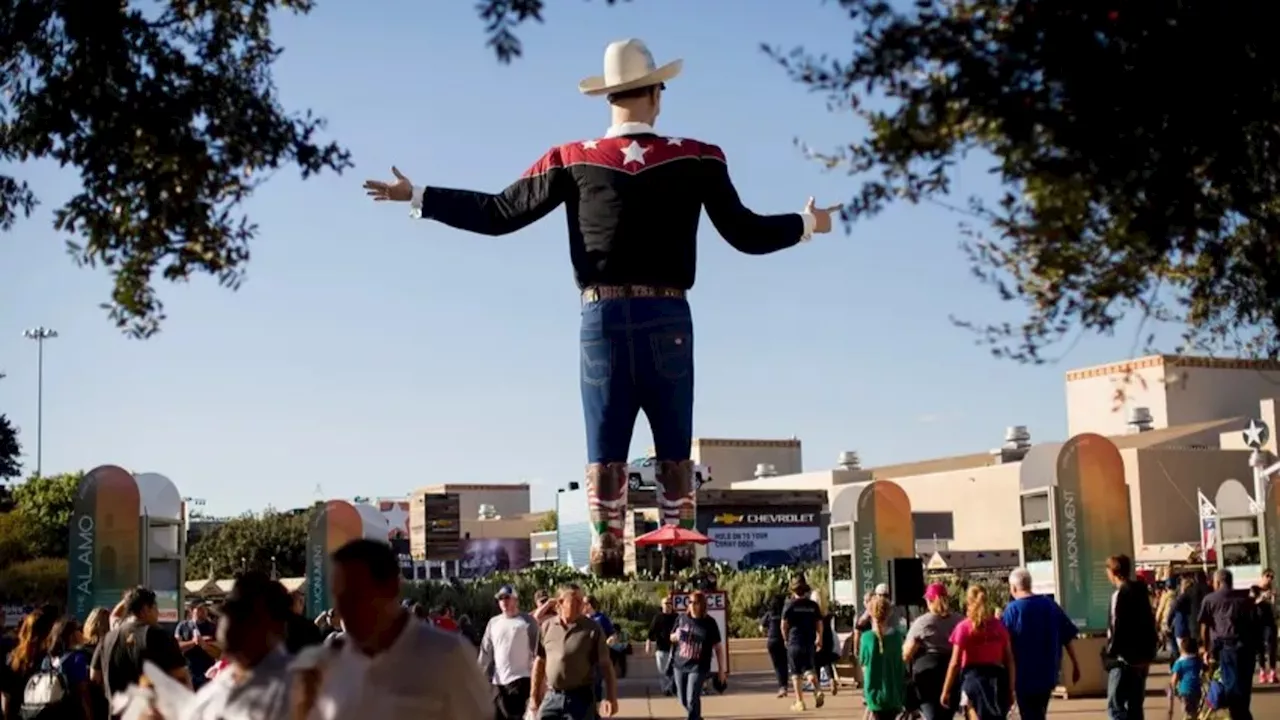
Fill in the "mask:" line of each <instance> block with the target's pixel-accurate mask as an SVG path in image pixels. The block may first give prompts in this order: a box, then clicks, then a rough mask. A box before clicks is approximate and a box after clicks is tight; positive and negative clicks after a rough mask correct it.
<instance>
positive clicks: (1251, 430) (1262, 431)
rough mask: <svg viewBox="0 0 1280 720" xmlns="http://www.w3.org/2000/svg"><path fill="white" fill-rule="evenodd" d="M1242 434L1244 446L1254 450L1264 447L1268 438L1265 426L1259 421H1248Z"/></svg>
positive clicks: (1268, 434)
mask: <svg viewBox="0 0 1280 720" xmlns="http://www.w3.org/2000/svg"><path fill="white" fill-rule="evenodd" d="M1242 434H1243V435H1244V444H1245V445H1248V446H1249V447H1251V448H1254V449H1255V450H1256V449H1257V448H1260V447H1262V446H1263V445H1266V444H1267V440H1268V439H1269V437H1270V432H1269V431H1268V429H1267V424H1266V423H1264V422H1262V421H1261V420H1250V421H1249V427H1247V428H1245V429H1244V432H1243V433H1242Z"/></svg>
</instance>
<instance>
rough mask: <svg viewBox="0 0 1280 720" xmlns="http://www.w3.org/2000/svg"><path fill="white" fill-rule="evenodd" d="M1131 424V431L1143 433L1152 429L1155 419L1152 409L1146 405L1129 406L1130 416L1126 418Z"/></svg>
mask: <svg viewBox="0 0 1280 720" xmlns="http://www.w3.org/2000/svg"><path fill="white" fill-rule="evenodd" d="M1126 422H1127V423H1128V424H1129V432H1131V433H1141V432H1147V431H1148V430H1150V429H1151V426H1152V424H1154V422H1155V421H1154V420H1152V418H1151V410H1150V409H1148V408H1144V407H1135V408H1129V417H1128V419H1127V420H1126Z"/></svg>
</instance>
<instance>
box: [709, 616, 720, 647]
mask: <svg viewBox="0 0 1280 720" xmlns="http://www.w3.org/2000/svg"><path fill="white" fill-rule="evenodd" d="M708 620H711V622H708V623H707V647H715V646H716V643H719V642H720V640H721V638H720V624H719V623H717V622H716V621H715V620H714V619H712V618H708Z"/></svg>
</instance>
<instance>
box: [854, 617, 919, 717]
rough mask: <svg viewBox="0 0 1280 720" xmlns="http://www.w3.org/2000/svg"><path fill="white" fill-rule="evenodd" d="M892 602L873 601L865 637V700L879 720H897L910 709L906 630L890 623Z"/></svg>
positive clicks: (860, 651) (862, 647)
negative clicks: (903, 634) (907, 702)
mask: <svg viewBox="0 0 1280 720" xmlns="http://www.w3.org/2000/svg"><path fill="white" fill-rule="evenodd" d="M890 609H891V608H890V606H889V600H888V598H884V597H879V596H877V597H874V598H872V599H871V607H870V611H871V631H870V632H864V633H862V639H861V642H860V644H859V647H858V659H859V661H861V663H862V699H863V702H864V703H866V706H867V710H868V711H869V712H870V713H871V716H872V717H873V718H875V720H894V718H896V717H898V714H899V713H901V712H902V709H903V707H905V705H906V701H905V698H906V694H907V667H906V664H905V663H903V661H902V643H903V636H902V630H901V629H899V628H898V627H897V626H896V625H894V624H892V623H891V622H890V620H889V611H890Z"/></svg>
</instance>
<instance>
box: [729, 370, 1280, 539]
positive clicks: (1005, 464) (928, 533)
mask: <svg viewBox="0 0 1280 720" xmlns="http://www.w3.org/2000/svg"><path fill="white" fill-rule="evenodd" d="M1066 390H1067V393H1066V394H1067V402H1068V405H1067V415H1068V425H1069V427H1070V428H1071V433H1072V435H1073V436H1074V435H1076V434H1080V433H1085V432H1093V433H1098V434H1102V435H1106V436H1108V437H1109V438H1110V439H1111V440H1112V442H1113V443H1114V444H1115V445H1116V446H1117V448H1118V449H1119V450H1120V454H1121V458H1122V460H1123V462H1124V472H1125V479H1126V482H1127V483H1128V490H1129V495H1130V511H1131V514H1132V520H1133V522H1132V526H1133V535H1134V538H1133V541H1134V549H1135V555H1136V560H1137V561H1138V562H1139V563H1143V562H1147V563H1153V564H1154V563H1168V562H1171V561H1176V560H1177V559H1178V558H1179V557H1181V558H1182V560H1184V561H1185V560H1186V559H1189V555H1190V554H1191V552H1192V551H1193V550H1194V548H1196V547H1198V545H1199V542H1200V533H1201V527H1200V521H1199V507H1198V505H1197V493H1203V494H1204V495H1205V496H1206V497H1207V498H1210V499H1213V498H1215V497H1217V496H1218V494H1219V492H1220V490H1221V489H1222V488H1223V487H1227V486H1230V485H1231V483H1230V482H1229V481H1231V480H1236V481H1239V483H1240V484H1242V485H1244V486H1246V487H1248V488H1250V492H1252V477H1253V470H1252V467H1251V464H1250V463H1251V456H1252V449H1251V448H1249V447H1247V446H1246V445H1245V442H1244V439H1243V436H1242V431H1243V430H1244V428H1245V427H1246V426H1247V425H1248V424H1249V423H1250V421H1251V420H1258V421H1261V423H1263V424H1265V425H1266V426H1267V427H1268V428H1277V427H1280V424H1278V423H1277V412H1276V402H1275V400H1273V399H1272V397H1273V396H1280V364H1276V363H1268V362H1253V361H1218V360H1211V359H1207V358H1177V357H1172V356H1152V357H1148V358H1139V359H1137V360H1134V361H1132V362H1131V363H1116V364H1112V365H1106V366H1101V367H1097V368H1088V369H1085V370H1073V371H1070V372H1068V373H1067V376H1066ZM1146 402H1150V403H1152V405H1154V406H1155V407H1147V406H1146V405H1140V404H1138V403H1146ZM1219 413H1228V414H1219ZM1172 423H1176V424H1172ZM1270 435H1271V437H1269V438H1268V439H1267V442H1266V443H1265V445H1264V446H1263V448H1262V449H1263V450H1264V451H1268V450H1269V451H1270V452H1271V453H1273V454H1274V453H1275V450H1276V438H1275V437H1274V435H1275V433H1274V432H1272V433H1270ZM1031 447H1032V437H1031V434H1030V433H1029V432H1028V430H1027V428H1025V427H1022V426H1014V427H1010V428H1008V430H1007V431H1006V433H1005V436H1004V438H1003V442H1002V443H1001V444H1000V446H999V447H997V448H995V449H993V450H990V451H986V452H975V453H970V454H966V455H957V456H951V457H943V458H934V459H929V460H920V461H915V462H908V463H898V464H892V465H883V466H878V467H868V468H864V467H862V466H861V464H860V463H859V462H858V458H857V454H856V453H843V454H842V456H841V458H840V462H839V464H838V466H837V467H836V468H834V469H831V470H823V471H818V472H807V473H800V474H795V475H790V476H781V475H780V476H776V477H763V478H758V479H753V480H743V481H737V482H734V483H732V487H733V488H734V489H735V490H738V489H743V490H746V489H752V490H761V489H783V488H793V489H801V488H804V489H810V490H827V491H828V492H831V491H833V490H834V489H837V488H839V487H841V486H843V485H846V484H850V483H859V482H866V481H868V480H892V481H893V482H895V483H897V484H898V485H900V486H901V487H902V488H903V490H904V491H905V492H906V494H907V496H908V498H909V500H910V502H911V510H912V514H913V519H914V520H915V535H916V545H917V550H918V551H922V552H923V551H924V550H925V547H926V546H927V547H928V550H929V551H930V552H932V551H951V552H956V551H964V552H993V551H1017V550H1020V549H1021V548H1022V546H1023V536H1022V528H1023V524H1024V522H1026V523H1027V524H1033V523H1034V521H1035V520H1036V519H1037V518H1036V517H1033V516H1034V515H1037V514H1038V513H1043V512H1044V511H1043V510H1042V509H1038V508H1034V507H1030V506H1027V505H1025V504H1024V502H1023V498H1022V496H1021V486H1020V482H1019V479H1020V471H1021V464H1022V458H1023V457H1024V456H1025V455H1026V453H1027V451H1028V450H1029V449H1030V448H1031ZM1238 506H1239V503H1236V507H1238ZM1237 513H1238V511H1237ZM1046 519H1047V518H1046ZM833 522H834V520H833ZM1223 532H1224V535H1226V534H1227V528H1226V527H1225V526H1224V529H1223ZM1237 534H1238V535H1241V536H1246V537H1254V536H1256V535H1257V534H1258V533H1257V528H1256V525H1255V526H1253V532H1252V535H1250V531H1249V530H1248V529H1247V528H1245V529H1241V530H1238V531H1237ZM1255 544H1256V543H1255Z"/></svg>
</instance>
